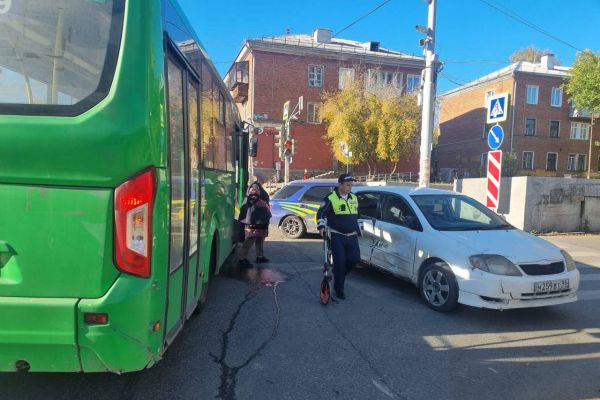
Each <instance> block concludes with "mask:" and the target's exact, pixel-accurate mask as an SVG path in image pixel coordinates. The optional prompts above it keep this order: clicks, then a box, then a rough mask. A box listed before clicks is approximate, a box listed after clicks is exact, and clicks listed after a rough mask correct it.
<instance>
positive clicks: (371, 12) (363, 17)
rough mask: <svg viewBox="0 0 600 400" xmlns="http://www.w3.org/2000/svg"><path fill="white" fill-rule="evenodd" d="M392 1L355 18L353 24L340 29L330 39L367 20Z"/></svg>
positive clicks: (386, 0)
mask: <svg viewBox="0 0 600 400" xmlns="http://www.w3.org/2000/svg"><path fill="white" fill-rule="evenodd" d="M391 1H392V0H385V1H384V2H383V3H381V4H379V5H378V6H377V7H375V8H374V9H372V10H371V11H369V12H368V13H366V14H365V15H363V16H361V17H359V18H357V19H356V20H354V21H353V22H351V23H350V24H348V25H346V26H345V27H344V28H342V29H340V30H339V31H337V32H336V33H335V34H334V35H333V36H331V37H332V38H334V37H337V35H339V34H340V33H342V32H344V31H345V30H347V29H349V28H350V27H351V26H353V25H356V24H357V23H359V22H360V21H362V20H363V19H365V18H367V17H368V16H369V15H371V14H373V13H374V12H375V11H377V10H379V9H380V8H381V7H383V6H385V5H386V4H387V3H389V2H391Z"/></svg>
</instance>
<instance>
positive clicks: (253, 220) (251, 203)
mask: <svg viewBox="0 0 600 400" xmlns="http://www.w3.org/2000/svg"><path fill="white" fill-rule="evenodd" d="M270 200H271V199H270V198H269V194H268V193H267V191H266V190H265V189H264V188H263V187H262V185H261V184H260V183H258V182H254V183H253V184H252V185H250V187H249V188H248V192H247V193H246V198H245V199H244V202H243V203H242V207H241V209H240V217H239V220H240V222H241V223H242V224H245V225H268V224H269V220H270V219H271V210H270V207H269V201H270Z"/></svg>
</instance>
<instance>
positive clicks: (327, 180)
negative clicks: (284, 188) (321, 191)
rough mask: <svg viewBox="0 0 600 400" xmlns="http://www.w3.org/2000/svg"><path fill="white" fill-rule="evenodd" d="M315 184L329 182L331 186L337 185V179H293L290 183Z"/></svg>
mask: <svg viewBox="0 0 600 400" xmlns="http://www.w3.org/2000/svg"><path fill="white" fill-rule="evenodd" d="M314 184H327V185H330V186H337V179H306V180H298V181H291V182H290V183H288V185H314Z"/></svg>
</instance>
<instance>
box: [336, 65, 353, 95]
mask: <svg viewBox="0 0 600 400" xmlns="http://www.w3.org/2000/svg"><path fill="white" fill-rule="evenodd" d="M352 81H354V68H340V78H339V84H338V88H339V89H340V90H341V89H343V88H345V87H346V85H348V84H349V83H350V82H352Z"/></svg>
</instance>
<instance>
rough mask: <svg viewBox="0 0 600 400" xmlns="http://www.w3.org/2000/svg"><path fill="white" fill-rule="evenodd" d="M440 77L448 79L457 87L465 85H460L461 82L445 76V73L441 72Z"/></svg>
mask: <svg viewBox="0 0 600 400" xmlns="http://www.w3.org/2000/svg"><path fill="white" fill-rule="evenodd" d="M440 76H441V77H442V78H444V79H446V80H447V81H450V82H452V83H454V84H455V85H457V86H462V85H464V83H460V82H457V81H455V80H454V79H452V78H451V77H449V76H448V75H447V74H445V73H443V72H440Z"/></svg>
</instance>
